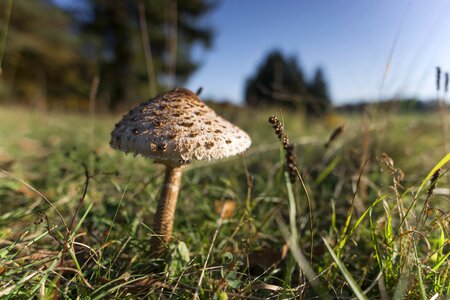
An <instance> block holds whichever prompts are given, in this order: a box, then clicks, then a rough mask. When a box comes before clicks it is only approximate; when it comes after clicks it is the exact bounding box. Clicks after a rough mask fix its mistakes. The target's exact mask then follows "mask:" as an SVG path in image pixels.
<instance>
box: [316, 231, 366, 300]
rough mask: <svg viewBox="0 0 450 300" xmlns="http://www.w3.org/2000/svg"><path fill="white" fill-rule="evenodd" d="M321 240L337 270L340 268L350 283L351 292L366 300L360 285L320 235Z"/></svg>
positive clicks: (361, 299)
mask: <svg viewBox="0 0 450 300" xmlns="http://www.w3.org/2000/svg"><path fill="white" fill-rule="evenodd" d="M322 240H323V242H324V243H325V246H326V247H327V249H328V252H330V254H331V256H332V257H333V260H334V262H335V263H336V265H337V266H338V268H339V270H341V273H342V275H344V277H345V279H346V280H347V283H348V284H349V285H350V287H351V288H352V290H353V292H354V293H355V296H356V297H357V298H358V299H360V300H368V298H367V297H366V296H365V295H364V293H363V291H362V290H361V287H360V286H359V285H358V283H356V281H355V279H354V278H353V276H352V275H351V274H350V272H349V271H348V270H347V268H346V267H345V265H344V263H343V262H342V261H341V260H340V259H339V257H337V255H336V253H334V251H333V249H332V248H331V247H330V245H329V244H328V242H327V240H326V239H325V238H324V237H322Z"/></svg>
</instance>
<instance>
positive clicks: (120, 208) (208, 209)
mask: <svg viewBox="0 0 450 300" xmlns="http://www.w3.org/2000/svg"><path fill="white" fill-rule="evenodd" d="M221 114H222V115H224V116H225V117H226V118H228V119H229V120H231V121H232V122H234V123H236V124H238V125H239V126H241V127H242V128H243V129H245V130H246V131H248V132H249V134H250V136H251V137H252V139H253V145H252V147H251V149H249V151H247V152H246V153H245V154H244V155H243V156H242V157H237V158H234V159H228V160H224V161H213V162H210V163H208V162H197V163H194V164H192V165H190V166H189V167H188V168H187V170H186V172H185V174H184V175H183V179H182V187H181V192H180V197H179V202H178V206H177V212H176V219H175V224H174V238H173V242H172V243H171V245H170V249H169V252H168V254H167V256H164V257H162V258H159V259H154V258H152V257H151V249H149V240H150V237H151V236H152V230H151V224H152V217H153V214H154V212H155V209H156V201H157V198H158V193H159V188H160V186H161V183H162V177H163V168H162V167H160V166H158V165H156V164H153V163H152V162H151V161H150V160H146V159H144V158H141V157H131V156H125V155H124V154H122V153H120V152H116V151H113V150H112V149H110V147H109V145H108V143H109V133H110V131H111V130H112V128H113V126H114V123H115V122H117V121H118V120H119V118H120V117H119V116H97V117H96V119H95V122H92V120H91V119H89V117H85V116H83V115H75V114H56V113H50V114H40V113H33V112H29V111H26V110H22V109H18V108H5V107H3V108H0V120H1V121H0V168H1V169H2V170H3V171H2V172H0V200H1V204H2V205H1V207H0V298H2V299H29V298H33V297H38V298H40V299H51V298H53V299H54V298H57V297H60V298H61V299H75V298H77V297H78V299H103V298H105V297H108V298H118V299H127V298H133V299H134V298H150V299H179V298H188V299H192V298H194V297H198V298H200V299H211V298H213V299H233V298H234V299H245V298H247V299H278V298H283V299H289V298H301V299H313V298H317V297H321V298H328V299H331V298H339V299H348V298H352V297H357V298H359V299H389V298H393V299H399V298H407V299H429V298H431V297H440V299H445V298H446V297H449V296H450V274H449V259H448V258H449V255H450V254H449V253H450V247H449V234H450V229H449V222H450V219H449V216H450V215H449V214H450V207H449V203H450V202H449V188H450V187H449V185H448V183H449V176H448V173H447V168H448V167H447V166H448V160H449V156H448V155H447V156H446V153H445V152H444V150H443V141H442V134H441V127H440V123H439V118H437V117H436V116H435V115H432V114H427V115H425V114H424V115H416V114H414V115H390V114H389V113H386V112H383V114H380V113H377V112H372V113H371V114H370V115H366V116H355V115H330V116H327V117H326V118H324V119H321V120H313V121H311V120H306V119H305V118H303V117H302V116H299V115H296V114H293V113H287V112H283V116H282V117H283V118H282V120H283V122H284V128H285V130H286V132H287V134H289V137H290V141H291V142H292V143H294V144H295V145H296V154H297V157H298V162H297V163H298V166H299V174H300V175H301V176H302V178H303V180H304V186H302V184H300V183H298V182H297V183H294V184H291V183H290V181H289V180H288V179H289V177H288V176H287V174H285V169H284V167H283V164H284V154H283V153H282V149H281V146H280V145H279V143H278V140H277V137H276V136H275V134H274V132H273V130H272V128H271V126H270V124H269V123H268V122H267V119H268V117H269V116H271V115H273V114H278V115H279V117H280V119H281V115H280V113H279V111H270V110H266V111H259V112H254V111H248V110H246V109H240V110H237V111H233V110H230V109H228V110H222V112H221ZM342 124H345V129H344V131H343V133H342V134H341V135H340V136H339V137H337V138H336V139H335V140H334V141H333V142H332V143H331V144H330V145H329V147H325V146H324V145H325V144H326V143H327V141H328V138H329V136H330V135H331V133H332V131H333V129H334V128H336V127H337V126H339V125H342ZM280 149H281V150H280ZM438 168H439V169H440V171H439V175H437V173H436V170H437V169H438ZM430 179H432V181H430ZM433 186H435V188H434V190H433V188H432V187H433ZM430 187H431V188H430ZM306 191H307V193H308V196H309V197H310V199H311V205H312V208H311V210H309V206H308V201H307V197H306V196H307V195H306V193H305V192H306ZM44 197H45V198H44ZM310 213H311V216H310V215H309V214H310ZM311 219H312V223H311V222H310V220H311ZM435 295H437V296H435Z"/></svg>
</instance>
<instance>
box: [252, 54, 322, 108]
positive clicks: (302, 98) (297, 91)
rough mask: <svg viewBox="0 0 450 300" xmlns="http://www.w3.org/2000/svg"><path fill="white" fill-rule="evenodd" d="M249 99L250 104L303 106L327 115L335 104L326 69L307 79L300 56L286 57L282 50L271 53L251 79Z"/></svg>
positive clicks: (318, 70)
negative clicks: (299, 63) (301, 65)
mask: <svg viewBox="0 0 450 300" xmlns="http://www.w3.org/2000/svg"><path fill="white" fill-rule="evenodd" d="M245 100H246V103H247V104H249V105H250V106H264V105H275V104H276V105H279V106H285V107H294V108H301V109H304V110H306V111H307V113H308V114H311V115H323V114H324V113H325V112H326V110H327V109H328V108H329V106H330V104H331V100H330V97H329V95H328V90H327V84H326V82H325V79H324V75H323V71H322V69H320V68H319V69H317V70H316V73H315V74H314V77H313V79H312V80H311V82H307V81H306V80H305V79H304V75H303V71H302V69H301V68H300V66H299V65H298V63H297V60H296V58H295V57H290V58H286V57H284V56H283V54H282V53H281V52H279V51H272V52H270V53H269V54H268V55H267V57H266V58H265V60H264V62H263V63H262V64H261V65H260V66H259V68H258V70H257V71H256V74H255V75H254V76H253V77H251V78H249V79H248V80H247V83H246V88H245Z"/></svg>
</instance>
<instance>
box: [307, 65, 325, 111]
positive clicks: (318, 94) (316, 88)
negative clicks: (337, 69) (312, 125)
mask: <svg viewBox="0 0 450 300" xmlns="http://www.w3.org/2000/svg"><path fill="white" fill-rule="evenodd" d="M308 93H309V94H310V95H311V97H312V101H311V105H310V106H308V108H309V113H313V114H321V113H323V112H325V111H326V110H327V109H328V107H329V106H330V105H331V100H330V96H329V94H328V87H327V83H326V82H325V78H324V75H323V70H322V69H321V68H317V69H316V71H315V73H314V77H313V79H312V81H311V83H309V84H308Z"/></svg>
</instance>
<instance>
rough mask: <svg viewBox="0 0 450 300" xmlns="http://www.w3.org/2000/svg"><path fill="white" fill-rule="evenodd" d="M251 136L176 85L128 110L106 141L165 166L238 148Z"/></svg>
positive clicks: (215, 156) (243, 147)
mask: <svg viewBox="0 0 450 300" xmlns="http://www.w3.org/2000/svg"><path fill="white" fill-rule="evenodd" d="M250 144H251V139H250V137H249V136H248V134H247V133H245V132H244V131H243V130H242V129H240V128H239V127H237V126H235V125H233V124H231V123H230V122H228V121H226V120H225V119H223V118H221V117H220V116H218V115H217V114H216V113H215V112H214V111H213V110H212V109H211V108H209V107H208V106H206V104H205V103H203V102H202V101H201V100H200V98H199V97H198V96H197V95H196V94H194V93H193V92H191V91H190V90H187V89H183V88H178V89H175V90H172V91H170V92H167V93H164V94H162V95H159V96H156V97H154V98H152V99H150V100H149V101H147V102H144V103H142V104H141V105H139V106H138V107H136V108H133V109H131V110H130V111H129V112H128V114H126V115H125V116H124V117H123V118H122V120H120V122H119V123H117V124H116V127H115V128H114V130H113V131H112V132H111V142H110V145H111V147H112V148H114V149H119V150H122V151H123V152H125V153H133V154H135V155H142V156H145V157H150V158H154V159H155V160H156V161H157V162H159V163H162V164H165V165H167V166H172V167H176V166H181V165H184V164H187V163H189V162H190V161H191V160H193V159H195V160H211V159H220V158H225V157H229V156H232V155H236V154H238V153H241V152H244V151H245V150H246V149H247V148H248V147H250Z"/></svg>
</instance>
